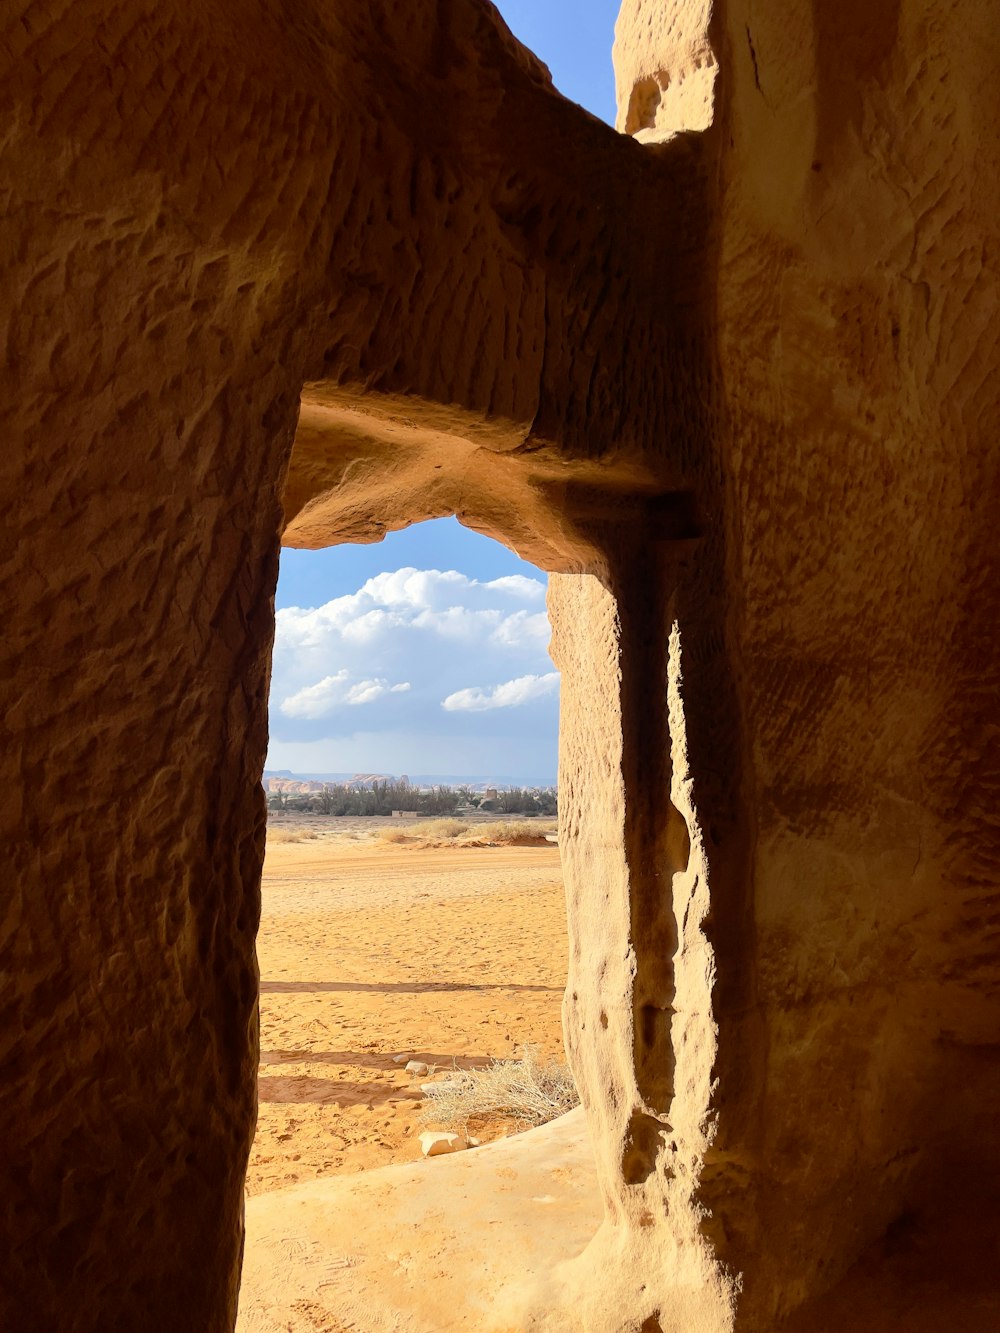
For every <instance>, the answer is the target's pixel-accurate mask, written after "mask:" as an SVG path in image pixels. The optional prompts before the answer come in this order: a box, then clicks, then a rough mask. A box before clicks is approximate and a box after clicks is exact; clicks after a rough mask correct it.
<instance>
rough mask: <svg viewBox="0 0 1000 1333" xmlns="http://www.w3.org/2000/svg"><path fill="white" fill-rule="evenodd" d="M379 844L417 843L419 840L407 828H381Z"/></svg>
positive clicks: (378, 835)
mask: <svg viewBox="0 0 1000 1333" xmlns="http://www.w3.org/2000/svg"><path fill="white" fill-rule="evenodd" d="M377 837H378V840H379V842H416V841H417V839H416V838H415V837H414V836H413V834H412V833H411V831H410V829H409V827H406V828H380V829H379V831H378V834H377Z"/></svg>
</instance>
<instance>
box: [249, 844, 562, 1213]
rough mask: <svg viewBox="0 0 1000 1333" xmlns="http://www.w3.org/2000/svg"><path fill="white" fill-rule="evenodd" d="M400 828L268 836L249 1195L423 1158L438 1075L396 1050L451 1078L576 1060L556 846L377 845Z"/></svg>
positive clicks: (260, 956) (260, 944)
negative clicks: (566, 1015)
mask: <svg viewBox="0 0 1000 1333" xmlns="http://www.w3.org/2000/svg"><path fill="white" fill-rule="evenodd" d="M387 824H388V821H387V820H385V819H381V820H360V819H359V820H348V819H329V820H323V821H313V823H312V827H313V828H322V829H323V830H330V831H329V832H326V831H324V832H323V833H322V834H321V835H320V837H319V839H318V840H315V841H307V842H300V843H294V842H293V843H286V842H278V841H277V840H276V839H272V841H271V843H270V844H269V846H268V852H267V859H266V863H265V867H264V883H263V916H262V920H261V928H260V936H259V939H258V944H257V948H258V956H259V959H260V976H261V987H260V989H261V999H260V1007H261V1064H260V1078H259V1095H260V1112H259V1118H258V1123H257V1136H256V1140H255V1142H254V1146H253V1151H252V1153H251V1158H250V1166H249V1171H248V1175H247V1193H248V1194H250V1195H257V1194H262V1193H264V1192H267V1191H271V1190H276V1189H281V1188H283V1187H285V1186H289V1185H294V1184H297V1183H299V1182H304V1181H309V1180H314V1179H317V1178H318V1177H322V1176H326V1175H331V1174H334V1173H338V1172H353V1171H362V1170H366V1169H368V1168H370V1167H376V1166H387V1165H390V1164H392V1163H395V1162H407V1161H413V1160H415V1159H416V1158H417V1157H419V1155H420V1154H419V1144H418V1142H417V1136H418V1135H419V1133H420V1132H421V1130H423V1129H426V1128H429V1127H430V1126H428V1125H427V1124H425V1123H424V1122H423V1121H421V1120H420V1107H421V1103H422V1101H423V1098H422V1094H421V1093H420V1084H421V1083H426V1082H428V1081H429V1078H428V1076H427V1075H423V1076H420V1077H413V1076H411V1075H409V1074H406V1073H404V1072H403V1069H402V1066H401V1065H397V1064H394V1063H393V1056H394V1055H407V1056H412V1057H414V1058H418V1059H421V1060H423V1061H425V1062H426V1063H427V1064H428V1065H437V1066H439V1067H440V1068H441V1069H442V1070H447V1069H450V1068H452V1066H453V1065H458V1066H459V1067H470V1066H474V1065H480V1064H485V1063H487V1062H488V1061H489V1060H490V1058H491V1057H497V1058H503V1057H508V1056H512V1055H515V1054H517V1053H518V1052H519V1051H520V1049H521V1047H522V1046H524V1045H525V1044H532V1045H535V1046H537V1047H538V1048H539V1050H540V1051H541V1052H542V1053H543V1054H545V1055H552V1056H555V1055H560V1056H561V1054H562V1034H561V1028H560V1004H561V999H562V991H563V986H564V984H565V978H566V914H565V907H564V902H563V890H562V877H561V873H560V866H559V851H558V848H556V847H555V846H544V847H496V848H490V847H475V848H461V847H454V846H446V847H441V848H434V849H420V848H415V847H408V846H396V845H393V844H387V843H380V842H378V841H376V840H373V837H374V835H373V833H372V830H373V828H384V827H385V826H386V825H387ZM483 1137H490V1135H489V1134H488V1133H487V1134H486V1135H483Z"/></svg>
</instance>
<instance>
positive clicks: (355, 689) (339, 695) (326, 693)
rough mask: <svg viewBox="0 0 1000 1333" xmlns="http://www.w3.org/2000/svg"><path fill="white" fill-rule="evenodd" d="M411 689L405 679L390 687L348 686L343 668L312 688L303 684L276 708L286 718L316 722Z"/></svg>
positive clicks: (381, 683)
mask: <svg viewBox="0 0 1000 1333" xmlns="http://www.w3.org/2000/svg"><path fill="white" fill-rule="evenodd" d="M409 688H410V682H409V681H408V680H404V681H400V682H399V684H398V685H390V684H389V682H388V681H387V680H383V679H375V680H356V681H354V682H353V683H350V675H349V672H348V671H347V669H346V668H343V669H342V670H340V671H338V672H337V673H336V675H334V676H324V677H323V679H322V680H319V681H317V682H316V684H315V685H306V686H304V687H303V688H302V689H301V690H296V692H295V693H294V694H290V695H289V696H288V697H287V698H286V699H283V700H282V701H281V704H280V705H279V707H280V708H281V711H282V712H283V713H284V714H285V716H286V717H299V718H308V719H310V720H315V719H317V718H321V717H326V716H327V715H328V714H330V713H331V712H333V711H334V710H335V709H337V708H340V707H342V706H345V705H346V706H347V707H350V708H354V707H357V706H358V704H370V703H373V702H374V701H375V700H376V699H381V697H382V696H383V695H384V694H402V693H404V692H405V691H406V690H408V689H409Z"/></svg>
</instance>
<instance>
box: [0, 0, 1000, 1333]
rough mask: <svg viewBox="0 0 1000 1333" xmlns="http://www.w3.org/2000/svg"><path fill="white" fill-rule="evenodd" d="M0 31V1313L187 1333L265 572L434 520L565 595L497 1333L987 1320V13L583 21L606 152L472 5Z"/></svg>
mask: <svg viewBox="0 0 1000 1333" xmlns="http://www.w3.org/2000/svg"><path fill="white" fill-rule="evenodd" d="M0 25H2V26H0V36H2V40H0V53H2V55H0V64H2V69H0V102H2V111H3V116H2V120H0V124H3V126H4V129H3V136H4V153H3V158H2V165H0V173H2V174H0V185H2V189H3V198H4V199H5V201H6V206H5V224H4V225H5V246H4V251H3V255H4V260H3V262H4V269H5V271H4V293H5V299H4V303H3V329H4V339H5V342H4V345H5V350H6V358H5V360H4V363H3V369H2V371H0V376H2V385H3V392H2V408H0V410H2V412H3V424H4V438H5V448H4V451H3V454H2V458H0V469H2V476H3V495H4V497H5V502H6V504H7V512H6V514H5V519H4V529H3V531H4V561H5V563H4V565H3V571H2V579H0V589H2V594H3V599H4V605H5V607H7V608H9V609H8V611H7V614H6V616H5V622H4V644H3V652H4V658H5V666H4V680H5V697H4V702H5V713H6V737H5V744H4V747H3V752H2V754H3V763H4V766H5V768H4V778H3V784H2V792H3V803H2V815H0V818H2V821H3V823H2V831H3V838H4V846H5V850H6V856H7V860H8V862H9V866H8V869H7V870H6V872H5V875H4V881H3V882H4V883H5V885H7V886H8V887H7V893H6V896H5V902H4V909H3V914H2V917H0V958H2V968H3V974H4V978H5V985H4V991H3V999H2V1005H3V1010H2V1026H0V1032H2V1040H3V1049H4V1058H5V1066H4V1079H3V1083H2V1086H0V1123H2V1124H3V1125H4V1127H5V1132H4V1146H3V1153H4V1155H5V1158H6V1163H7V1170H6V1188H5V1190H4V1193H3V1196H2V1203H0V1230H2V1235H3V1241H4V1253H5V1271H4V1282H3V1284H2V1286H0V1323H6V1324H8V1325H10V1326H11V1327H17V1328H21V1329H26V1330H33V1329H39V1330H42V1329H44V1330H51V1329H53V1328H58V1329H60V1330H66V1333H90V1330H94V1331H95V1333H96V1331H97V1330H102V1331H103V1330H106V1329H110V1328H125V1329H131V1328H139V1327H141V1328H143V1329H148V1330H154V1329H156V1330H159V1329H163V1330H171V1331H173V1330H176V1329H178V1328H185V1329H187V1328H190V1329H192V1330H195V1329H196V1330H210V1331H211V1333H215V1331H216V1330H229V1329H231V1328H232V1326H233V1321H234V1319H235V1303H236V1292H237V1283H238V1273H239V1262H240V1252H241V1238H242V1223H241V1209H242V1197H241V1186H242V1174H243V1170H244V1165H245V1161H246V1156H247V1151H248V1146H249V1142H250V1138H251V1135H252V1131H253V1121H254V1075H255V1069H256V1064H257V1058H256V1056H257V1053H256V1017H255V1001H256V983H257V977H256V965H255V959H254V949H253V936H254V931H255V928H256V921H257V913H258V882H259V870H260V861H261V855H262V850H263V838H262V830H263V818H264V809H263V801H262V798H261V794H260V789H259V777H260V772H261V768H262V764H263V758H264V752H265V746H266V718H265V701H266V685H267V670H268V654H269V651H270V642H271V634H272V624H273V616H272V602H271V598H272V594H273V588H274V580H275V574H276V568H277V551H278V543H279V540H281V539H283V540H285V541H286V542H287V543H289V544H293V545H302V546H316V545H323V544H325V543H329V542H333V541H343V540H373V539H377V538H378V537H380V536H381V535H382V534H383V533H384V532H385V531H386V530H387V529H390V528H393V527H398V526H402V525H404V524H406V523H408V522H412V521H416V520H419V519H422V518H427V517H432V516H436V515H440V514H451V513H455V514H457V515H458V516H459V517H460V518H461V519H462V520H463V521H464V522H466V523H468V524H469V525H470V526H472V527H475V528H476V529H478V530H480V531H482V532H485V533H488V534H490V535H493V536H496V537H498V538H500V539H501V540H504V541H506V542H508V543H509V544H511V545H512V546H514V547H515V548H516V549H517V550H518V551H519V552H520V553H521V554H522V555H524V556H526V557H527V558H529V559H533V560H535V561H536V562H537V563H539V564H540V565H542V566H543V567H545V568H546V569H548V570H550V571H554V572H555V574H556V577H554V578H553V581H552V585H551V594H550V608H551V614H552V618H553V626H554V653H555V656H556V659H557V662H558V664H559V666H560V668H561V670H562V672H563V723H562V736H561V759H560V765H561V820H562V828H561V834H560V842H561V846H562V847H563V849H564V853H565V868H566V877H567V887H568V895H569V903H570V934H571V963H570V975H569V981H568V987H567V997H566V1007H565V1022H566V1038H567V1046H568V1050H569V1052H570V1056H571V1059H572V1061H573V1065H574V1070H575V1072H576V1075H577V1079H578V1082H579V1084H580V1090H581V1094H582V1097H583V1101H584V1105H585V1107H586V1110H587V1114H588V1117H589V1123H590V1125H591V1129H592V1133H593V1139H594V1146H595V1159H596V1172H597V1178H598V1180H599V1183H600V1189H601V1193H602V1197H603V1200H604V1206H605V1222H604V1224H603V1226H602V1227H601V1228H600V1229H599V1230H598V1232H597V1234H596V1235H595V1237H594V1239H593V1241H592V1242H591V1244H590V1246H589V1247H588V1249H587V1250H586V1251H585V1253H584V1255H583V1256H582V1257H581V1258H580V1260H579V1261H578V1262H577V1264H576V1266H575V1268H570V1269H567V1270H565V1271H562V1270H561V1274H560V1277H559V1280H558V1281H556V1280H553V1282H552V1283H551V1284H549V1285H548V1286H547V1287H544V1294H543V1295H542V1294H540V1295H538V1296H537V1301H536V1308H535V1310H534V1312H533V1313H532V1314H531V1318H532V1319H533V1320H535V1321H536V1323H537V1326H538V1327H539V1328H543V1327H546V1326H547V1324H548V1325H550V1326H551V1327H552V1328H561V1327H567V1328H579V1329H581V1330H587V1331H588V1333H619V1330H621V1329H622V1328H623V1327H629V1328H641V1329H646V1330H650V1331H655V1330H656V1329H657V1328H659V1329H661V1330H663V1331H664V1333H666V1331H667V1330H670V1331H671V1333H674V1330H677V1333H680V1330H682V1329H683V1330H684V1333H690V1330H692V1329H695V1328H697V1329H704V1330H707V1331H709V1333H723V1330H727V1329H730V1328H738V1329H744V1330H771V1329H776V1328H780V1327H784V1326H787V1327H788V1328H789V1329H791V1328H795V1329H796V1330H803V1331H804V1330H807V1329H808V1330H814V1331H815V1333H819V1331H820V1330H825V1329H827V1328H828V1327H830V1326H831V1320H833V1321H834V1322H838V1321H839V1322H840V1324H842V1323H843V1319H842V1312H843V1311H844V1310H845V1309H848V1310H850V1309H854V1310H855V1311H857V1309H859V1308H860V1307H859V1306H858V1304H857V1301H855V1302H854V1303H853V1305H852V1296H851V1293H852V1292H854V1293H856V1294H859V1295H858V1299H859V1300H860V1298H861V1297H860V1293H863V1292H867V1293H869V1297H870V1300H871V1301H872V1302H873V1304H872V1305H871V1308H873V1309H880V1310H881V1311H882V1312H883V1315H882V1317H883V1323H882V1325H881V1326H880V1327H881V1333H889V1330H890V1329H896V1328H898V1329H899V1331H900V1333H902V1330H903V1329H906V1330H907V1333H912V1329H913V1328H914V1327H916V1326H917V1325H916V1324H914V1322H913V1319H914V1316H913V1314H912V1310H911V1311H910V1312H909V1313H908V1312H907V1310H906V1309H905V1308H904V1306H903V1305H902V1304H901V1303H900V1302H899V1301H897V1300H896V1299H895V1297H894V1296H893V1292H897V1294H898V1291H899V1290H901V1288H902V1285H903V1284H904V1283H905V1280H906V1277H905V1275H906V1274H907V1273H908V1272H909V1273H912V1271H913V1264H914V1263H915V1260H914V1259H913V1256H918V1255H925V1254H928V1253H934V1254H937V1255H939V1256H940V1271H939V1273H937V1274H936V1275H935V1279H934V1280H935V1281H936V1282H937V1288H936V1290H937V1293H938V1296H939V1297H940V1299H939V1300H938V1301H937V1303H936V1304H935V1301H934V1300H928V1301H927V1302H925V1303H924V1304H923V1305H922V1306H921V1311H922V1313H921V1314H920V1315H919V1318H920V1319H921V1320H923V1327H922V1328H921V1333H923V1329H924V1328H926V1329H927V1330H928V1333H939V1331H940V1330H944V1329H945V1328H949V1329H950V1328H951V1327H952V1325H950V1324H948V1323H947V1318H948V1316H947V1310H948V1309H949V1298H948V1293H949V1291H951V1292H952V1293H953V1301H952V1304H953V1305H954V1306H955V1308H959V1303H960V1302H963V1301H964V1302H965V1305H964V1306H962V1308H963V1309H970V1308H973V1307H972V1306H970V1305H969V1304H968V1302H969V1301H970V1300H974V1302H975V1311H976V1314H975V1317H976V1318H979V1317H980V1316H982V1327H984V1328H985V1327H989V1326H992V1324H993V1323H995V1322H996V1320H995V1319H993V1317H992V1315H993V1312H995V1309H996V1291H995V1284H994V1282H993V1280H991V1279H986V1278H984V1279H983V1280H982V1281H981V1283H980V1285H979V1286H978V1287H976V1283H975V1280H974V1278H973V1277H972V1276H970V1263H969V1259H968V1256H979V1255H981V1256H983V1261H982V1263H981V1264H979V1265H978V1267H976V1266H975V1265H972V1266H971V1267H972V1269H973V1270H974V1271H977V1272H983V1273H995V1272H996V1271H997V1265H996V1263H995V1255H993V1254H992V1251H991V1249H990V1246H991V1244H992V1240H991V1239H990V1238H991V1236H992V1234H993V1221H994V1219H995V1216H996V1210H997V1199H998V1188H997V1178H996V1175H997V1166H998V1162H1000V1153H998V1147H1000V1145H998V1143H997V1133H998V1131H997V1125H998V1124H1000V1115H998V1112H1000V1090H998V1077H997V1063H996V1050H997V1047H998V1045H1000V1021H998V1017H997V1007H996V998H997V996H996V991H997V976H998V965H997V948H996V945H997V919H998V902H1000V889H998V879H1000V844H998V836H997V802H996V795H997V784H996V774H997V767H996V759H995V742H996V721H995V706H996V698H997V697H998V688H997V687H998V684H1000V682H998V680H997V662H998V653H997V648H998V643H997V625H998V623H1000V617H998V615H997V611H998V606H997V601H998V597H1000V593H998V589H1000V580H998V578H997V570H996V559H995V551H996V540H995V538H996V533H995V526H996V497H997V484H996V483H997V477H996V461H995V460H996V450H995V439H996V435H997V425H998V412H997V384H998V378H997V369H998V364H997V363H998V349H997V336H998V335H997V325H996V321H995V311H996V308H997V290H996V254H997V241H998V237H997V225H998V224H997V218H998V216H1000V210H998V207H997V202H998V201H997V198H996V184H995V182H996V180H997V179H998V178H1000V174H998V171H997V167H998V162H997V157H998V144H1000V134H998V128H1000V126H998V118H1000V111H998V103H997V99H996V97H995V86H996V78H997V72H998V67H1000V51H998V37H997V31H996V24H995V16H994V14H993V10H992V6H990V5H989V4H988V3H986V0H970V3H969V4H967V5H965V6H963V7H962V8H961V9H960V10H959V9H950V10H942V8H941V7H940V6H937V5H932V4H930V3H927V2H924V0H899V3H896V4H893V5H890V6H881V7H880V6H871V5H870V4H860V3H850V4H847V5H846V6H844V5H840V6H822V5H813V4H809V3H806V0H793V3H790V4H781V5H778V4H775V3H763V0H755V2H754V3H753V4H752V5H751V4H750V3H749V0H727V2H726V3H724V4H723V3H721V0H720V3H719V4H717V5H716V6H715V7H714V9H712V10H711V11H710V10H709V7H708V6H707V5H702V4H700V3H694V0H692V3H690V4H683V5H679V6H672V5H667V4H666V3H664V2H663V0H626V4H625V5H624V7H623V13H622V16H621V19H620V21H619V26H618V36H617V44H616V62H617V70H618V84H619V96H620V102H621V128H622V129H623V130H626V131H628V134H625V135H617V134H615V133H614V132H613V131H612V130H610V129H609V128H608V127H605V126H602V125H600V124H598V123H597V122H596V121H594V120H593V119H592V118H590V117H589V116H587V115H586V114H585V113H583V112H582V111H581V110H580V109H579V108H576V107H573V106H571V105H569V104H568V103H566V102H565V101H563V100H562V99H561V98H560V97H559V96H558V95H557V94H556V93H555V92H554V91H553V89H552V87H551V85H550V83H549V81H548V78H547V75H546V73H545V70H544V68H543V67H542V66H541V65H540V64H539V63H538V62H537V61H536V60H535V59H534V58H533V57H532V56H530V54H529V53H527V52H525V51H524V50H523V49H522V48H520V47H519V46H518V45H517V43H516V42H514V41H513V39H512V38H511V37H510V35H509V34H508V33H507V32H506V30H505V29H504V28H503V25H502V24H501V23H500V22H499V20H498V18H497V16H496V14H495V12H494V11H493V10H492V9H491V8H490V7H489V6H488V5H485V4H481V3H478V2H477V0H453V3H450V4H447V5H444V4H438V5H431V4H430V3H426V4H413V3H408V4H403V3H402V0H395V2H394V0H382V2H381V3H374V4H371V5H357V4H354V3H347V0H324V3H320V2H319V0H314V2H313V3H308V2H306V0H303V3H299V4H297V5H295V6H293V7H289V6H286V5H283V4H278V3H277V0H220V3H218V4H215V5H212V6H203V7H197V6H191V5H189V4H187V3H183V2H182V0H157V3H155V4H153V3H152V0H148V2H147V0H120V2H119V3H117V4H115V5H110V6H109V5H107V4H99V3H97V0H74V3H73V4H72V5H71V6H70V5H68V4H65V3H56V4H54V5H50V6H48V7H45V8H41V7H39V6H37V5H29V4H27V3H26V0H13V3H11V4H9V5H8V6H7V8H6V10H5V12H4V14H3V16H2V18H0ZM632 136H634V137H632ZM595 698H597V699H599V700H600V701H601V702H600V706H599V707H597V706H595V704H594V700H595ZM192 774H196V775H200V776H199V777H198V778H197V780H196V782H195V783H192V779H191V775H192ZM468 1157H469V1158H470V1160H474V1159H475V1157H476V1154H469V1155H468ZM959 1231H960V1236H961V1244H959V1243H957V1239H956V1238H957V1236H958V1234H959ZM938 1235H940V1236H941V1237H942V1243H941V1244H939V1245H935V1239H934V1238H935V1236H938ZM945 1239H946V1240H947V1242H948V1243H947V1244H946V1243H944V1240H945ZM991 1261H992V1262H991ZM908 1262H909V1263H910V1268H907V1263H908ZM880 1283H881V1285H880ZM894 1284H895V1285H894ZM543 1286H544V1284H543ZM973 1288H974V1289H975V1291H974V1296H972V1297H970V1294H969V1293H970V1290H972V1289H973ZM539 1291H542V1288H539ZM872 1292H875V1293H876V1295H875V1296H871V1293H872ZM991 1302H992V1304H991ZM838 1311H839V1312H841V1313H840V1314H838V1313H837V1312H838ZM935 1311H937V1313H935ZM857 1317H858V1319H859V1321H860V1320H861V1318H862V1316H861V1315H860V1314H859V1315H857ZM525 1318H528V1316H527V1315H526V1316H525ZM935 1319H937V1320H938V1322H937V1323H933V1322H928V1320H931V1321H933V1320H935ZM892 1320H895V1321H896V1322H895V1324H893V1323H892V1322H891V1321H892ZM907 1320H909V1321H910V1322H907ZM886 1321H888V1322H886ZM858 1326H859V1328H860V1327H862V1324H861V1322H859V1324H858ZM876 1326H877V1325H874V1324H873V1325H872V1327H876Z"/></svg>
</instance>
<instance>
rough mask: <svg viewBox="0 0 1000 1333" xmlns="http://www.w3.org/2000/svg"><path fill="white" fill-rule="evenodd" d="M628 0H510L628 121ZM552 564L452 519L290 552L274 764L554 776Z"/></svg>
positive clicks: (574, 89)
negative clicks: (624, 95) (372, 539)
mask: <svg viewBox="0 0 1000 1333" xmlns="http://www.w3.org/2000/svg"><path fill="white" fill-rule="evenodd" d="M619 2H620V0H503V3H501V4H499V5H498V6H497V7H498V8H499V10H500V12H501V14H502V15H503V17H504V20H505V21H506V23H507V24H508V26H509V27H510V28H511V30H512V31H513V32H514V34H515V36H517V37H518V38H519V39H520V40H521V41H522V42H524V44H525V45H526V46H529V47H531V49H532V50H533V51H534V52H535V53H536V54H537V55H538V56H540V57H541V59H542V60H544V61H545V63H546V64H547V65H548V67H549V69H550V70H551V72H552V77H553V80H554V82H555V84H556V87H557V88H558V89H559V90H560V92H562V93H563V94H564V95H565V96H567V97H569V98H571V99H572V100H573V101H576V102H579V103H580V104H581V105H582V106H585V107H586V108H587V109H588V110H589V111H591V112H593V114H594V115H597V116H600V117H601V118H602V119H603V120H607V121H609V122H611V121H613V120H614V111H615V107H614V73H613V70H612V67H611V43H612V41H613V39H614V24H615V18H616V17H617V14H618V6H619ZM545 587H546V576H545V575H544V574H543V573H541V572H539V571H538V570H537V569H535V568H534V567H533V566H531V565H528V564H525V562H524V561H522V560H519V559H518V558H517V556H515V555H514V554H513V552H511V551H508V550H507V549H506V548H505V547H502V546H500V545H499V544H498V543H497V542H493V541H490V540H489V539H488V538H485V537H481V536H479V534H478V533H474V532H470V531H469V530H468V529H466V528H463V527H462V526H461V524H460V523H458V522H457V521H456V520H455V519H453V518H447V519H438V520H437V521H435V522H432V523H421V524H418V525H416V526H414V527H411V528H407V529H406V530H405V531H404V532H398V533H390V534H389V536H388V537H386V538H385V540H384V541H382V542H379V543H376V544H374V545H371V546H347V545H345V546H336V547H330V548H329V549H327V550H324V551H296V550H291V549H286V550H283V551H282V553H281V569H280V574H279V577H278V591H277V596H276V606H277V609H278V614H277V627H276V634H275V648H274V660H273V668H272V681H271V700H270V730H271V743H270V748H269V751H268V760H267V767H268V768H269V769H276V768H278V769H291V770H292V771H293V772H296V773H344V772H387V773H396V774H400V773H408V774H411V775H412V774H414V773H428V774H443V775H450V776H463V775H464V776H469V777H484V778H485V777H494V778H498V779H512V780H516V781H520V782H527V783H548V782H552V781H554V780H555V773H556V743H557V736H558V726H559V690H558V675H557V674H556V671H555V668H554V667H553V665H552V662H551V660H550V659H549V656H548V653H547V645H548V638H549V634H548V623H547V619H546V617H545Z"/></svg>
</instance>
